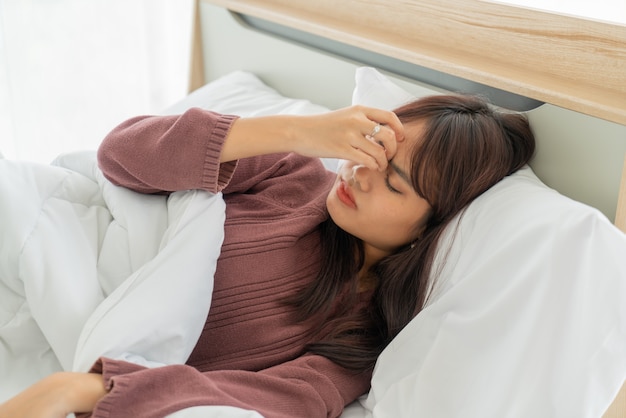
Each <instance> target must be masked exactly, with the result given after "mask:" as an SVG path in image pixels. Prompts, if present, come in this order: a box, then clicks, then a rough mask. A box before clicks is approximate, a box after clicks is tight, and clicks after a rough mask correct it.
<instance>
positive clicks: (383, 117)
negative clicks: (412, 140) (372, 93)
mask: <svg viewBox="0 0 626 418" xmlns="http://www.w3.org/2000/svg"><path fill="white" fill-rule="evenodd" d="M365 114H366V116H367V117H368V118H369V119H370V120H372V121H374V122H377V123H380V124H381V125H385V126H387V127H388V128H389V129H391V130H392V131H393V133H394V135H395V138H396V141H403V140H404V127H403V126H402V122H400V119H398V116H397V115H396V114H395V113H393V112H390V111H388V110H382V109H374V108H366V109H365ZM372 129H373V126H372Z"/></svg>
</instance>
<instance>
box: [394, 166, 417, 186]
mask: <svg viewBox="0 0 626 418" xmlns="http://www.w3.org/2000/svg"><path fill="white" fill-rule="evenodd" d="M389 165H390V166H391V168H392V169H393V171H395V172H396V173H398V175H399V176H400V177H402V179H403V180H404V181H406V182H407V183H408V184H409V185H411V186H412V185H413V183H412V182H411V179H410V178H409V176H408V175H407V174H406V172H404V170H402V169H401V168H400V167H399V166H398V165H397V164H396V163H394V162H393V160H389Z"/></svg>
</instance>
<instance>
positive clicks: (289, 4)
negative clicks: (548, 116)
mask: <svg viewBox="0 0 626 418" xmlns="http://www.w3.org/2000/svg"><path fill="white" fill-rule="evenodd" d="M203 1H207V2H208V3H213V4H216V5H220V6H222V7H226V8H228V9H230V10H232V11H236V12H241V13H246V14H250V15H252V16H256V17H260V18H263V19H266V20H269V21H273V22H277V23H281V24H283V25H285V26H289V27H293V28H296V29H300V30H304V31H308V32H311V33H313V34H316V35H320V36H325V37H328V38H331V39H334V40H338V41H341V42H344V43H347V44H350V45H354V46H358V47H362V48H366V49H368V50H370V51H374V52H378V53H381V54H384V55H387V56H391V57H394V58H398V59H401V60H405V61H408V62H412V63H415V64H418V65H421V66H424V67H427V68H431V69H434V70H438V71H442V72H444V73H447V74H452V75H455V76H459V77H462V78H465V79H468V80H472V81H475V82H479V83H483V84H486V85H490V86H493V87H496V88H500V89H503V90H507V91H511V92H514V93H517V94H521V95H524V96H527V97H531V98H534V99H537V100H541V101H545V102H548V103H552V104H555V105H557V106H561V107H564V108H567V109H572V110H575V111H578V112H581V113H585V114H589V115H592V116H596V117H599V118H602V119H607V120H611V121H614V122H618V123H621V124H626V26H625V25H620V24H612V23H605V22H599V21H592V20H586V19H581V18H576V17H570V16H562V15H557V14H552V13H548V12H541V11H537V10H530V9H524V8H520V7H516V6H510V5H505V4H498V3H490V2H487V1H481V0H465V1H463V2H459V1H456V0H436V1H435V0H404V1H402V2H397V1H392V0H344V1H341V2H338V1H335V0H316V1H314V2H312V1H308V0H203Z"/></svg>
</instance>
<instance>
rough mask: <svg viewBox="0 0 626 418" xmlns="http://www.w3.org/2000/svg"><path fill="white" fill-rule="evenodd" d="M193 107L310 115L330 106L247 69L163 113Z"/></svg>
mask: <svg viewBox="0 0 626 418" xmlns="http://www.w3.org/2000/svg"><path fill="white" fill-rule="evenodd" d="M191 107H200V108H203V109H209V110H214V111H216V112H219V113H224V114H233V115H239V116H248V117H251V116H263V115H276V114H294V115H308V114H316V113H322V112H327V111H328V108H326V107H324V106H320V105H318V104H315V103H312V102H310V101H308V100H303V99H293V98H290V97H285V96H283V95H281V94H280V93H278V92H277V91H276V90H275V89H273V88H271V87H269V86H268V85H266V84H265V83H263V81H261V80H260V79H259V78H258V77H257V76H256V75H254V74H252V73H249V72H245V71H235V72H232V73H229V74H226V75H224V76H222V77H220V78H218V79H216V80H214V81H212V82H210V83H208V84H206V85H204V86H202V87H200V88H199V89H197V90H195V91H193V92H191V93H190V94H189V95H188V96H186V97H185V98H184V99H182V100H181V101H180V102H178V103H176V104H174V105H172V106H170V107H168V108H167V109H165V110H164V111H163V112H161V113H162V114H166V115H167V114H170V115H173V114H178V113H183V112H184V111H185V110H187V109H189V108H191Z"/></svg>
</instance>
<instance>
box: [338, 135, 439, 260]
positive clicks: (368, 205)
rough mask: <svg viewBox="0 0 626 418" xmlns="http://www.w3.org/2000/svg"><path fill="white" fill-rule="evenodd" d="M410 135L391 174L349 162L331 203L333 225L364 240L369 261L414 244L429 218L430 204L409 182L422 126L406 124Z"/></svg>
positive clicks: (401, 144)
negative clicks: (411, 160) (412, 153)
mask: <svg viewBox="0 0 626 418" xmlns="http://www.w3.org/2000/svg"><path fill="white" fill-rule="evenodd" d="M405 130H406V135H405V138H406V139H405V140H404V141H402V142H398V150H397V153H396V155H395V156H394V157H393V159H392V160H391V161H390V162H389V165H388V167H387V170H386V171H384V172H381V171H378V170H371V169H368V168H367V167H365V166H362V165H357V164H355V163H353V162H346V163H345V164H344V165H343V166H342V167H341V169H340V170H339V173H338V176H337V179H336V181H335V183H334V185H333V188H332V189H331V191H330V193H329V195H328V198H327V200H326V205H327V207H328V212H329V213H330V216H331V218H332V219H333V221H334V222H335V223H336V224H337V225H338V226H339V227H340V228H342V229H343V230H345V231H346V232H348V233H350V234H352V235H354V236H356V237H357V238H360V239H361V240H362V241H363V243H364V245H365V254H366V257H370V260H369V261H370V262H375V261H377V260H378V259H380V258H382V257H384V256H386V255H388V254H390V253H392V252H393V251H394V250H395V249H397V248H399V247H401V246H403V245H405V244H408V243H409V242H411V241H413V240H415V239H416V238H417V235H418V234H419V233H420V232H421V230H422V228H423V227H424V226H425V224H426V221H427V220H428V216H429V214H430V209H431V208H430V205H429V204H428V202H426V200H424V199H423V198H422V197H420V196H419V195H418V194H417V192H416V191H415V190H414V189H413V186H412V185H411V179H410V178H409V172H410V166H411V164H410V158H411V151H412V149H413V147H414V146H415V145H416V141H417V139H415V138H420V137H421V135H419V133H420V132H421V124H411V125H410V126H408V125H407V126H405ZM372 257H373V259H372Z"/></svg>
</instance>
